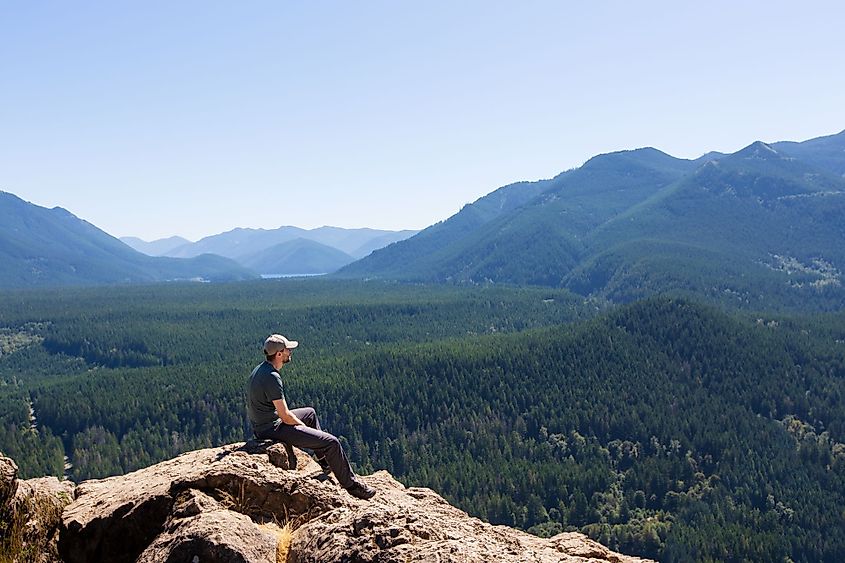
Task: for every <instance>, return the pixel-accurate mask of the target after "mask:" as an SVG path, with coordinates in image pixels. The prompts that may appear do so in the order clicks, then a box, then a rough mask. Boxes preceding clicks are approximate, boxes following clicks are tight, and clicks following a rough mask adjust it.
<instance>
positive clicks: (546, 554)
mask: <svg viewBox="0 0 845 563" xmlns="http://www.w3.org/2000/svg"><path fill="white" fill-rule="evenodd" d="M295 457H296V459H295V460H289V459H288V456H287V454H286V453H285V449H284V447H283V446H282V445H281V444H274V445H272V444H270V443H259V442H247V443H246V444H243V443H240V444H231V445H227V446H222V447H218V448H209V449H204V450H197V451H193V452H188V453H185V454H182V455H180V456H178V457H176V458H174V459H171V460H168V461H164V462H162V463H159V464H156V465H153V466H151V467H147V468H145V469H141V470H139V471H135V472H133V473H129V474H126V475H122V476H117V477H110V478H107V479H99V480H91V481H85V482H82V483H80V484H79V485H78V486H76V487H75V489H73V491H72V493H71V494H72V496H73V501H72V502H70V504H67V506H65V507H64V511H63V512H62V513H61V519H60V522H56V524H57V528H58V535H57V537H58V543H57V547H58V555H55V554H56V549H55V543H54V544H53V545H54V547H53V548H52V550H51V552H50V553H49V554H48V553H45V554H44V555H45V557H42V558H41V559H40V560H41V561H55V560H57V559H55V558H54V557H58V560H60V561H65V562H67V563H77V562H87V561H111V562H130V561H138V562H140V563H152V562H164V561H167V562H183V561H184V562H192V561H206V562H207V561H221V562H223V561H225V562H227V563H228V562H259V561H260V562H281V561H285V562H289V563H317V562H320V563H330V562H338V563H340V562H350V561H362V562H372V563H393V562H397V563H398V562H407V561H420V562H422V561H426V562H428V561H435V562H475V561H478V562H482V561H483V562H488V561H514V562H516V561H519V562H524V561H534V562H552V561H554V562H558V561H566V562H582V561H584V562H585V561H610V562H614V563H622V562H633V561H643V560H642V559H637V558H634V557H628V556H625V555H621V554H618V553H615V552H612V551H610V550H609V549H607V548H605V547H604V546H602V545H600V544H598V543H596V542H594V541H592V540H590V539H589V538H587V537H586V536H584V535H583V534H579V533H562V534H558V535H556V536H554V537H552V538H549V539H543V538H538V537H536V536H532V535H530V534H527V533H525V532H522V531H519V530H515V529H513V528H508V527H506V526H493V525H491V524H487V523H484V522H482V521H481V520H479V519H477V518H473V517H470V516H469V515H467V514H466V513H465V512H463V511H461V510H458V509H457V508H455V507H453V506H451V505H450V504H449V503H448V502H446V501H445V500H444V499H443V498H442V497H441V496H440V495H438V494H437V493H435V492H434V491H432V490H430V489H425V488H418V487H405V486H404V485H402V484H401V483H399V482H398V481H396V480H395V479H394V478H393V477H392V476H391V475H390V474H389V473H387V472H385V471H379V472H376V473H375V474H373V475H370V476H366V477H363V478H362V479H363V480H364V481H365V482H366V483H367V484H369V485H371V486H372V487H375V488H376V489H377V490H378V493H377V494H376V496H375V497H374V498H373V499H371V500H369V501H362V500H358V499H356V498H353V497H352V496H350V495H349V494H347V493H346V491H344V490H343V489H341V488H340V487H339V486H338V485H337V484H336V483H335V482H334V481H332V480H326V479H320V476H321V473H320V468H319V466H318V465H317V464H316V463H315V462H314V461H313V460H312V459H311V458H310V457H309V456H308V455H307V454H305V453H304V452H301V451H296V453H295ZM292 461H295V464H294V467H295V469H289V467H290V466H291V462H292ZM7 473H8V472H7ZM4 478H6V477H5V475H4ZM6 481H7V483H8V479H6ZM30 481H35V480H30ZM30 481H21V482H20V483H24V484H25V483H29V482H30ZM3 487H4V490H5V491H6V492H8V491H13V490H14V489H15V488H17V489H18V490H20V489H21V487H17V486H16V485H15V483H14V482H11V483H8V484H3ZM64 487H65V488H64V489H62V491H65V490H66V489H67V487H68V485H64ZM23 488H24V489H26V488H27V487H23ZM12 494H14V493H12ZM62 504H66V502H64V503H62ZM47 536H49V537H50V538H53V537H54V536H55V534H52V535H51V534H49V533H47V534H46V535H45V537H47ZM26 560H30V559H26Z"/></svg>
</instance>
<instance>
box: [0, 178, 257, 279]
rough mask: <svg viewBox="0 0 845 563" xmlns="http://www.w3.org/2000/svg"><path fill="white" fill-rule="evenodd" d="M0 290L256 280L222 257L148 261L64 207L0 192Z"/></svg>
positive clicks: (250, 273)
mask: <svg viewBox="0 0 845 563" xmlns="http://www.w3.org/2000/svg"><path fill="white" fill-rule="evenodd" d="M0 263H2V264H3V266H2V269H0V287H7V288H8V287H43V286H60V285H97V284H114V283H137V282H147V283H149V282H154V281H165V280H177V279H182V280H189V279H200V278H201V279H205V280H215V281H232V280H240V279H251V278H254V277H255V274H253V273H252V272H251V271H249V270H247V269H245V268H243V267H242V266H239V265H238V264H236V263H234V262H232V261H231V260H228V259H226V258H222V257H220V256H199V257H196V258H193V259H191V260H178V259H174V258H152V257H150V256H146V255H144V254H141V253H140V252H137V251H135V250H133V249H131V248H130V247H128V246H127V245H125V244H124V243H122V242H120V241H119V240H117V239H116V238H114V237H112V236H110V235H108V234H106V233H105V232H103V231H101V230H100V229H98V228H97V227H95V226H94V225H91V224H90V223H88V222H86V221H83V220H82V219H79V218H78V217H76V216H75V215H73V214H72V213H70V212H68V211H66V210H64V209H62V208H59V207H57V208H54V209H46V208H43V207H39V206H37V205H33V204H31V203H28V202H25V201H23V200H22V199H20V198H18V197H17V196H15V195H12V194H10V193H6V192H0Z"/></svg>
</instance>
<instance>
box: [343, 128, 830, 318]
mask: <svg viewBox="0 0 845 563" xmlns="http://www.w3.org/2000/svg"><path fill="white" fill-rule="evenodd" d="M814 147H822V148H823V149H824V151H823V153H822V156H818V153H816V152H814V151H815V150H816V149H815V148H814ZM814 155H815V156H814ZM820 163H821V164H824V166H821V165H820ZM840 165H841V166H842V167H843V168H842V170H845V132H843V133H839V134H837V135H833V136H830V137H820V138H817V139H812V140H810V141H806V142H804V143H795V144H783V143H763V142H760V141H757V142H754V143H751V144H749V145H748V146H746V147H744V148H742V149H740V150H738V151H736V152H735V153H732V154H728V155H722V154H721V153H708V154H706V155H704V156H702V157H700V158H698V159H695V160H685V159H677V158H674V157H672V156H670V155H667V154H666V153H663V152H662V151H659V150H657V149H654V148H649V147H647V148H642V149H634V150H630V151H618V152H614V153H607V154H603V155H597V156H595V157H593V158H591V159H590V160H588V161H587V162H586V163H585V164H584V165H583V166H581V167H580V168H576V169H572V170H568V171H566V172H564V173H561V174H559V175H558V176H556V177H555V178H554V179H552V180H544V181H541V183H540V185H541V186H542V189H539V190H537V191H536V193H533V194H527V195H530V197H525V198H524V200H525V201H524V202H522V204H521V205H520V206H518V207H514V208H512V209H508V210H505V211H503V212H501V213H499V214H497V215H496V216H494V217H489V216H485V215H484V214H483V211H484V209H487V208H490V207H492V206H493V205H491V204H492V203H493V202H494V201H495V197H496V195H494V194H497V193H498V192H499V191H500V190H504V189H505V188H500V189H499V190H496V191H494V192H492V193H491V194H488V196H485V197H483V198H480V199H479V200H477V201H476V202H474V203H473V204H469V205H468V206H466V207H465V208H464V209H462V210H461V211H460V212H459V213H458V214H456V215H454V216H452V217H450V218H449V219H447V220H446V221H443V222H441V223H438V224H437V225H435V226H432V227H429V228H428V229H425V230H423V231H421V232H420V233H419V234H417V235H415V236H414V237H411V238H409V239H406V240H405V241H402V242H399V243H397V244H395V245H393V246H391V247H390V248H389V250H388V249H385V250H381V251H376V252H374V253H373V254H372V255H370V256H369V257H367V258H365V259H363V260H359V261H358V262H355V263H353V264H350V265H349V266H346V267H344V268H342V269H341V270H340V271H339V272H338V273H337V274H336V275H337V276H338V277H350V278H355V277H364V278H383V279H399V280H406V281H426V282H447V283H448V282H451V283H470V284H478V283H510V284H529V285H543V286H553V287H567V288H569V289H571V290H574V291H578V292H579V293H581V294H582V295H584V296H587V297H599V298H607V299H611V300H613V301H623V302H627V301H630V300H633V299H636V298H639V297H642V296H645V295H653V294H655V293H660V292H662V291H682V292H693V293H699V294H704V295H708V296H709V298H713V299H717V300H720V299H723V298H724V296H721V297H720V296H719V295H718V292H719V291H722V290H725V291H730V292H738V293H739V294H742V299H743V300H747V301H748V304H749V306H750V304H751V300H750V299H751V295H752V294H754V293H755V291H756V295H754V299H756V300H758V301H760V300H766V299H768V297H773V298H775V299H777V300H780V301H782V302H784V303H786V302H790V303H797V302H799V301H800V300H801V299H803V298H807V297H808V296H809V299H810V300H817V301H818V302H819V303H821V302H825V303H833V302H840V301H841V300H842V298H843V297H840V296H835V295H832V293H835V291H834V290H835V289H836V288H837V287H841V282H840V277H839V275H838V274H837V277H835V278H830V279H831V283H830V285H829V286H828V288H827V289H826V290H825V292H824V293H825V294H824V295H820V294H819V292H816V293H809V291H810V290H809V289H808V287H810V286H809V285H807V284H806V283H804V282H803V281H801V282H796V281H795V279H794V278H791V277H790V275H789V274H787V273H786V272H785V270H783V269H782V268H781V267H780V266H777V265H776V264H775V262H777V261H778V260H779V259H776V258H774V256H789V257H792V258H794V259H796V260H798V261H799V262H801V263H802V264H805V265H807V264H810V263H811V262H812V261H813V260H819V259H820V260H822V261H824V262H825V263H826V264H829V265H830V266H831V268H832V270H831V271H835V272H841V271H843V270H845V255H843V252H842V251H840V250H838V248H839V247H843V248H845V238H843V236H844V235H843V231H842V228H841V227H839V225H840V224H842V223H843V222H845V221H843V219H845V209H843V207H842V202H841V201H840V200H841V199H842V197H841V196H842V194H843V193H845V179H843V177H842V176H840V175H838V174H837V172H838V170H839V169H840V168H839V166H840ZM523 185H524V184H520V183H518V184H512V185H510V186H508V188H510V189H518V187H519V186H523ZM822 200H824V201H822ZM473 217H475V218H476V220H475V221H474V222H473V221H471V220H470V219H471V218H473ZM479 218H480V219H479ZM785 225H788V226H789V227H788V229H786V230H784V229H783V226H785ZM427 239H430V240H427ZM432 241H436V242H437V244H432ZM802 245H803V246H802ZM397 265H398V266H397ZM596 268H598V270H595V269H596ZM593 270H595V271H593ZM805 281H806V280H805ZM608 284H609V285H608ZM760 287H764V288H765V290H764V291H763V292H762V293H761V292H760ZM716 288H721V289H716ZM755 288H757V289H756V290H755ZM831 299H832V300H833V301H831ZM819 300H820V301H819ZM824 306H828V305H824Z"/></svg>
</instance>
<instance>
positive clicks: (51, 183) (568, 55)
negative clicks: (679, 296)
mask: <svg viewBox="0 0 845 563" xmlns="http://www.w3.org/2000/svg"><path fill="white" fill-rule="evenodd" d="M843 22H845V3H843V2H834V1H828V2H814V1H812V0H809V1H805V2H796V1H794V0H790V1H789V2H785V1H755V2H750V1H749V2H744V1H740V2H736V1H731V2H727V1H722V0H718V1H709V2H695V3H693V2H677V1H674V2H668V1H666V2H663V1H661V2H649V1H642V2H631V1H630V0H627V1H595V2H566V1H564V0H559V1H542V2H539V1H530V0H526V1H513V2H493V1H463V0H452V1H426V2H416V3H411V2H396V1H385V2H367V1H364V0H362V1H361V2H339V1H338V2H328V1H306V0H302V1H297V2H292V1H290V2H288V1H282V0H278V1H273V2H270V1H266V2H264V1H248V2H214V1H183V0H179V1H172V0H167V1H152V0H144V1H138V2H114V1H109V2H94V1H78V2H70V1H52V2H50V1H44V2H39V1H35V0H33V1H24V0H20V1H17V2H14V1H6V2H2V3H0V190H3V191H8V192H12V193H14V194H16V195H18V196H20V197H22V198H23V199H26V200H28V201H31V202H33V203H36V204H38V205H43V206H47V207H53V206H61V207H64V208H66V209H68V210H70V211H71V212H73V213H75V214H76V215H78V216H80V217H82V218H83V219H86V220H88V221H90V222H91V223H93V224H95V225H97V226H98V227H100V228H102V229H104V230H106V231H107V232H109V233H111V234H113V235H115V236H127V235H133V236H140V237H142V238H145V239H147V240H152V239H155V238H160V237H165V236H170V235H181V236H184V237H187V238H189V239H192V240H196V239H198V238H201V237H203V236H206V235H210V234H215V233H219V232H222V231H226V230H229V229H232V228H234V227H262V228H276V227H279V226H281V225H296V226H300V227H305V228H312V227H318V226H321V225H335V226H341V227H364V226H367V227H374V228H384V229H403V228H423V227H426V226H428V225H430V224H432V223H435V222H437V221H440V220H443V219H446V218H447V217H449V216H450V215H452V214H454V213H455V212H457V211H458V210H459V209H460V208H461V206H463V205H464V204H466V203H469V202H472V201H474V200H475V199H477V198H478V197H480V196H483V195H485V194H487V193H489V192H491V191H493V190H494V189H495V188H497V187H499V186H502V185H505V184H508V183H511V182H514V181H519V180H536V179H540V178H548V177H551V176H554V175H555V174H557V173H558V172H560V171H562V170H565V169H568V168H572V167H575V166H579V165H580V164H582V163H583V162H584V161H585V160H587V159H588V158H589V157H591V156H593V155H595V154H599V153H604V152H610V151H614V150H621V149H631V148H637V147H642V146H653V147H656V148H659V149H661V150H663V151H665V152H668V153H669V154H672V155H674V156H678V157H684V158H695V157H698V156H700V155H701V154H703V153H705V152H707V151H710V150H718V151H723V152H732V151H735V150H737V149H739V148H741V147H743V146H745V145H747V144H749V143H751V142H753V141H755V140H763V141H779V140H796V141H798V140H805V139H808V138H812V137H817V136H821V135H828V134H832V133H836V132H839V131H841V130H842V129H845V72H843V71H842V69H843V61H845V41H843V39H842V37H843V31H842V25H843Z"/></svg>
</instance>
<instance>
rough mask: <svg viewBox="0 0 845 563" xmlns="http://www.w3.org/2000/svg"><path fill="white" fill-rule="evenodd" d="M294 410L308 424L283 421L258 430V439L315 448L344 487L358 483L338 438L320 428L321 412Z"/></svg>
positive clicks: (305, 409) (318, 455)
mask: <svg viewBox="0 0 845 563" xmlns="http://www.w3.org/2000/svg"><path fill="white" fill-rule="evenodd" d="M291 412H292V413H293V414H295V415H296V416H297V418H299V420H301V421H302V422H304V423H305V426H291V425H289V424H285V423H281V424H279V426H277V427H276V428H272V429H270V430H265V431H264V432H259V433H256V438H259V439H261V440H268V439H269V440H276V441H277V442H287V443H288V444H290V445H292V446H296V447H297V448H308V449H309V450H313V451H314V453H315V454H316V455H317V459H325V460H326V461H327V462H328V464H329V467H331V468H332V473H334V476H335V477H336V478H337V482H338V483H340V486H341V487H343V488H347V489H348V488H349V487H350V486H351V485H352V483H353V482H354V481H353V473H352V467H351V466H350V465H349V459H348V458H347V457H346V454H345V453H344V452H343V448H342V447H341V445H340V442H339V441H338V439H337V438H336V437H334V436H333V435H331V434H329V433H328V432H323V431H322V430H320V421H319V420H318V419H317V413H316V412H315V411H314V409H312V408H311V407H302V408H299V409H291Z"/></svg>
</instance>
